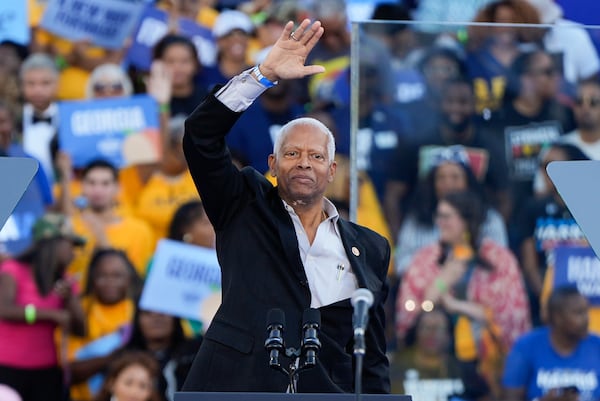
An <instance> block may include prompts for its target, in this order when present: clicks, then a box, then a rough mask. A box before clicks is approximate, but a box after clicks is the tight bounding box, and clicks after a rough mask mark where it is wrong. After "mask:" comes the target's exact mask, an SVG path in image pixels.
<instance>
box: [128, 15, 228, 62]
mask: <svg viewBox="0 0 600 401" xmlns="http://www.w3.org/2000/svg"><path fill="white" fill-rule="evenodd" d="M168 19H169V16H168V14H167V13H166V12H164V11H162V10H159V9H157V8H156V7H153V6H148V7H146V9H145V11H144V12H143V14H142V16H141V18H140V20H139V23H138V26H137V28H136V29H135V33H134V35H133V43H132V45H131V46H130V48H129V51H128V52H127V56H126V62H127V63H129V64H130V65H133V66H135V67H137V68H139V69H141V70H144V71H148V70H150V64H151V63H152V48H153V47H154V45H155V44H156V43H157V42H158V41H159V40H160V39H161V38H162V37H163V36H165V35H166V34H167V33H168V32H169V23H168ZM178 28H179V29H178V34H180V35H182V36H185V37H187V38H189V39H190V40H191V41H192V42H193V43H194V45H195V46H196V49H197V51H198V57H199V58H200V63H202V64H203V65H207V66H210V65H214V64H215V63H216V53H217V46H216V43H215V40H214V38H213V36H212V32H211V31H210V30H209V29H208V28H205V27H203V26H201V25H198V24H197V23H196V22H194V21H192V20H190V19H186V18H180V19H179V20H178Z"/></svg>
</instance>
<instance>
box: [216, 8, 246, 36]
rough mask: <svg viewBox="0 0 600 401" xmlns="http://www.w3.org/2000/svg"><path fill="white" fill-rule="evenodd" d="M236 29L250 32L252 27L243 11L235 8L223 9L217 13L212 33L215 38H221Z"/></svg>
mask: <svg viewBox="0 0 600 401" xmlns="http://www.w3.org/2000/svg"><path fill="white" fill-rule="evenodd" d="M236 29H239V30H241V31H243V32H245V33H247V34H250V33H252V30H253V29H254V25H253V24H252V20H251V19H250V17H248V16H247V15H246V14H244V13H243V12H241V11H237V10H224V11H222V12H221V13H220V14H219V16H218V17H217V20H216V21H215V25H214V26H213V35H214V36H215V37H216V38H217V39H218V38H222V37H223V36H226V35H228V34H230V33H231V32H232V31H235V30H236Z"/></svg>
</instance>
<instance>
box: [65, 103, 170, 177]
mask: <svg viewBox="0 0 600 401" xmlns="http://www.w3.org/2000/svg"><path fill="white" fill-rule="evenodd" d="M58 107H59V118H60V126H59V130H58V131H59V143H60V147H61V149H62V150H64V151H66V152H67V153H68V154H69V155H71V158H72V160H73V165H74V166H75V167H82V166H85V165H86V164H87V163H89V162H90V161H92V160H94V159H99V158H100V159H106V160H108V161H110V162H112V163H114V164H115V165H116V166H117V167H123V166H128V165H132V164H139V163H151V162H156V161H158V160H159V158H160V151H161V148H160V132H159V122H158V105H157V103H156V101H155V100H154V99H153V98H151V97H150V96H147V95H136V96H131V97H123V98H113V99H100V100H86V101H72V102H60V103H59V106H58Z"/></svg>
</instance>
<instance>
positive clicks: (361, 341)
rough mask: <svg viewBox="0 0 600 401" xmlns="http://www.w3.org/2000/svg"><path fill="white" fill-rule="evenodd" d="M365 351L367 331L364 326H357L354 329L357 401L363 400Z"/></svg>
mask: <svg viewBox="0 0 600 401" xmlns="http://www.w3.org/2000/svg"><path fill="white" fill-rule="evenodd" d="M365 352H366V346H365V331H364V329H362V328H357V329H355V330H354V360H355V364H356V369H355V372H354V374H355V376H354V393H355V394H356V397H355V399H356V401H361V399H362V370H363V360H364V357H365Z"/></svg>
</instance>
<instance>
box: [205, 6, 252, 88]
mask: <svg viewBox="0 0 600 401" xmlns="http://www.w3.org/2000/svg"><path fill="white" fill-rule="evenodd" d="M253 30H254V24H253V23H252V20H250V17H248V16H247V15H246V14H244V13H243V12H241V11H238V10H224V11H222V12H221V13H220V14H219V16H218V17H217V19H216V21H215V25H214V26H213V30H212V32H213V36H214V37H215V39H216V41H217V64H216V65H215V66H213V67H207V68H205V69H204V72H203V75H202V77H201V80H202V82H203V84H204V85H205V86H206V87H207V88H211V87H212V86H213V85H216V84H222V83H225V82H227V81H229V79H231V78H233V77H234V76H236V75H237V74H239V73H241V72H242V71H244V70H246V69H248V68H250V66H249V65H248V63H247V55H248V46H249V41H250V35H251V34H252V31H253Z"/></svg>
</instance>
